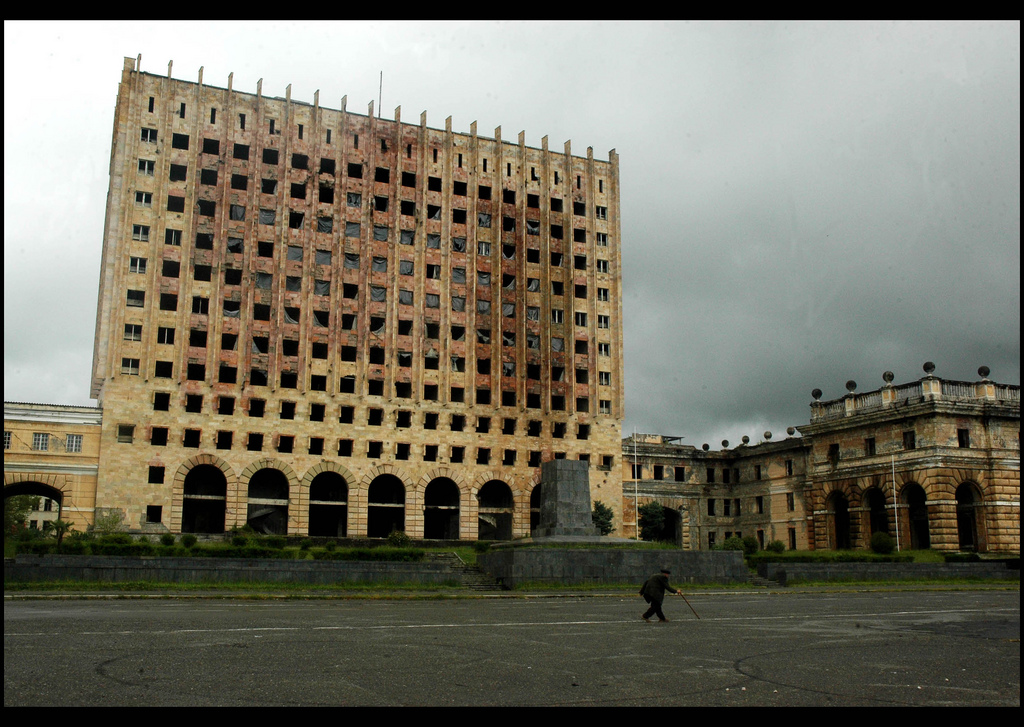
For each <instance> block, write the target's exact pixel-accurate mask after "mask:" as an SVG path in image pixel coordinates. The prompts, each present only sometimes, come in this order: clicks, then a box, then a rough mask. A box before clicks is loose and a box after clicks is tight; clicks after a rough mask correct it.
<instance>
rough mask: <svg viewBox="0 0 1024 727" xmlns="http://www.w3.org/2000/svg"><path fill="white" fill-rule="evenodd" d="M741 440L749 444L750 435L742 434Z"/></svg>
mask: <svg viewBox="0 0 1024 727" xmlns="http://www.w3.org/2000/svg"><path fill="white" fill-rule="evenodd" d="M741 441H742V442H743V443H744V444H750V437H748V436H747V435H746V434H744V435H743V439H742V440H741Z"/></svg>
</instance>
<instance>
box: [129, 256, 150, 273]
mask: <svg viewBox="0 0 1024 727" xmlns="http://www.w3.org/2000/svg"><path fill="white" fill-rule="evenodd" d="M128 272H129V273H139V274H140V275H141V274H145V272H146V258H144V257H130V258H128Z"/></svg>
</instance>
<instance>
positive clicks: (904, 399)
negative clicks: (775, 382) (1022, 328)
mask: <svg viewBox="0 0 1024 727" xmlns="http://www.w3.org/2000/svg"><path fill="white" fill-rule="evenodd" d="M934 370H935V364H933V363H932V362H931V361H929V362H927V363H925V365H924V372H925V376H923V377H922V378H921V379H920V380H919V381H913V382H911V383H908V384H899V385H896V386H894V385H893V383H892V380H893V378H894V377H893V374H892V372H891V371H886V372H885V373H884V374H882V379H883V380H884V381H885V385H884V386H883V387H882V388H881V389H876V390H874V391H867V392H864V393H863V394H858V393H856V389H857V382H856V381H847V382H846V390H847V391H848V392H849V393H848V394H846V395H845V396H843V397H841V398H839V399H833V400H831V401H819V400H820V398H821V390H820V389H815V390H814V391H812V392H811V396H812V397H814V401H813V402H811V422H818V421H826V420H829V419H840V418H842V417H849V416H853V415H855V414H864V413H868V412H872V411H880V410H883V409H887V408H889V407H891V406H893V405H895V404H904V405H906V404H916V403H919V402H924V401H970V402H975V403H979V404H981V403H996V402H1003V403H1013V402H1017V403H1019V402H1020V386H1014V385H1012V384H997V383H995V382H993V381H990V380H989V379H988V374H989V369H988V367H987V366H982V367H980V368H979V369H978V375H979V376H981V381H976V382H974V381H950V380H944V379H940V378H939V377H938V376H933V375H932V372H933V371H934Z"/></svg>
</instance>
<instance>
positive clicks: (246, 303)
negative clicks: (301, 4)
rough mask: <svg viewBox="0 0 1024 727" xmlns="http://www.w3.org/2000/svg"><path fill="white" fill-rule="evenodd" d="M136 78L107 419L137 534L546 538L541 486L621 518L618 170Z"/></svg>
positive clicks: (98, 392)
mask: <svg viewBox="0 0 1024 727" xmlns="http://www.w3.org/2000/svg"><path fill="white" fill-rule="evenodd" d="M140 63H141V57H140V58H139V59H134V58H126V59H125V64H124V69H123V72H122V76H121V83H120V88H119V91H118V97H117V105H116V110H115V117H114V131H113V141H112V148H111V156H110V188H109V193H108V198H107V212H106V223H105V225H106V226H105V230H104V237H103V254H102V262H101V276H100V287H99V306H98V314H97V321H96V339H95V353H94V361H93V375H92V395H93V396H94V397H95V398H97V399H98V400H99V403H100V405H101V407H102V409H103V423H102V436H101V442H100V465H99V478H98V484H97V490H96V501H95V506H96V508H99V509H102V508H121V509H122V510H123V511H124V514H125V516H126V522H127V523H128V525H129V526H130V527H132V528H134V529H142V530H147V529H149V530H161V529H166V530H169V531H171V532H179V531H188V532H222V531H224V530H226V529H231V528H232V527H236V526H242V525H245V524H246V523H248V524H250V525H252V526H253V527H254V528H256V529H257V530H260V531H264V532H274V533H289V534H297V535H304V534H307V533H308V534H319V535H351V536H371V537H373V536H385V535H387V534H388V533H389V532H390V531H391V530H392V529H398V530H404V531H406V532H407V533H408V534H409V535H411V536H413V537H417V538H420V537H426V538H462V539H475V538H478V537H486V538H512V537H516V536H522V535H527V534H529V529H530V510H531V504H530V499H531V495H532V494H535V493H534V492H533V490H534V488H535V485H536V484H537V481H538V473H539V466H540V464H541V462H543V461H545V460H548V459H554V458H568V459H578V460H585V461H589V462H590V482H591V490H592V493H591V494H592V497H593V498H594V499H599V500H602V501H604V502H605V503H607V504H608V505H609V506H611V507H612V508H613V509H614V510H615V512H616V516H617V520H618V521H621V480H620V473H621V467H620V463H619V461H618V459H619V452H620V447H621V421H622V410H623V385H622V330H621V326H620V321H621V290H620V288H621V274H620V243H621V240H620V235H619V230H620V226H619V180H618V158H617V156H616V154H615V152H614V150H613V151H611V152H609V158H608V161H600V160H597V159H595V158H594V156H593V151H592V150H591V149H588V150H587V155H586V156H585V157H580V156H573V154H572V153H571V150H570V145H569V143H568V142H566V144H565V147H564V149H563V150H560V151H552V150H549V148H548V146H547V139H546V137H545V138H544V140H543V143H542V146H541V148H539V149H536V148H531V147H527V146H526V144H525V142H524V135H523V134H522V133H520V134H519V136H518V140H516V141H506V140H504V139H503V138H502V135H501V129H500V127H499V128H498V129H495V131H494V135H493V137H486V136H481V135H478V134H477V130H476V124H475V123H473V124H472V125H471V126H470V132H469V133H468V134H464V133H455V132H453V131H452V129H451V119H450V118H449V119H447V120H446V123H445V128H444V129H443V130H441V129H434V128H430V127H428V126H427V120H426V113H425V112H424V114H422V115H421V116H420V118H419V122H418V123H414V124H408V123H403V122H402V121H401V116H400V109H396V110H395V114H394V120H389V119H383V118H379V117H376V116H375V115H374V111H373V105H372V104H370V108H369V111H368V113H366V114H365V115H360V114H356V113H353V112H351V111H348V110H347V109H346V100H345V99H344V98H342V99H341V102H340V108H337V109H333V108H327V107H325V106H321V105H320V99H319V92H318V93H317V94H314V97H313V100H312V103H308V102H303V101H299V100H295V99H292V97H291V87H290V86H289V87H288V89H286V91H285V97H284V98H278V97H270V96H265V95H263V91H262V88H261V84H257V86H256V92H255V93H247V92H241V91H237V90H235V89H234V88H233V87H232V79H231V77H230V76H229V77H228V79H227V87H226V88H219V87H214V86H209V85H206V84H205V83H204V82H203V78H202V71H201V70H200V73H199V78H198V81H197V82H188V81H182V80H177V79H174V78H172V77H171V75H170V68H169V69H168V73H167V74H166V75H154V74H150V73H144V72H142V71H141V70H140V67H139V66H140Z"/></svg>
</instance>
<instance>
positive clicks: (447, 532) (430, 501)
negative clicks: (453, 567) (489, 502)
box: [423, 477, 460, 540]
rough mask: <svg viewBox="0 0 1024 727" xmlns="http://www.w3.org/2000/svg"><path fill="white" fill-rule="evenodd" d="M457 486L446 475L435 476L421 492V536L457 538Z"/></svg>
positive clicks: (458, 496) (441, 538)
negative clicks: (422, 492)
mask: <svg viewBox="0 0 1024 727" xmlns="http://www.w3.org/2000/svg"><path fill="white" fill-rule="evenodd" d="M459 500H460V492H459V486H458V485H457V484H456V483H455V480H452V479H451V478H448V477H435V478H434V479H432V480H431V481H430V482H429V483H428V484H427V487H426V490H425V491H424V494H423V537H424V538H425V539H427V540H458V539H459V512H460V507H459Z"/></svg>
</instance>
